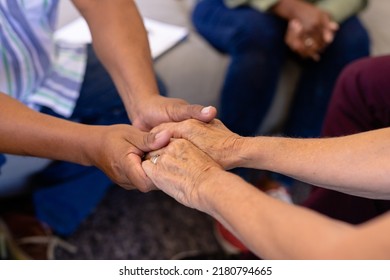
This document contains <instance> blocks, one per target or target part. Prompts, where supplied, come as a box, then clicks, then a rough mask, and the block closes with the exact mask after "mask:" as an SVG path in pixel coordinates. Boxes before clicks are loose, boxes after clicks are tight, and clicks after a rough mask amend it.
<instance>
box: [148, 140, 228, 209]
mask: <svg viewBox="0 0 390 280" xmlns="http://www.w3.org/2000/svg"><path fill="white" fill-rule="evenodd" d="M154 155H159V157H158V158H157V161H156V162H155V164H154V163H152V161H150V160H145V161H144V162H143V163H142V167H143V169H144V171H145V173H146V174H147V175H148V176H149V178H150V179H151V180H152V182H153V183H154V184H155V185H156V186H157V187H158V188H159V189H161V190H162V191H164V192H165V193H167V194H168V195H170V196H172V197H173V198H175V199H176V200H177V201H178V202H180V203H182V204H184V205H186V206H189V207H192V208H196V209H198V210H204V208H205V207H204V206H202V205H201V204H202V199H201V195H200V193H201V188H202V187H203V186H204V182H205V180H209V179H210V178H211V177H213V175H214V174H215V172H218V171H222V167H221V166H219V165H218V164H217V163H216V162H215V161H213V160H212V159H211V158H210V157H209V156H208V155H206V154H205V153H203V152H202V151H201V150H199V149H198V148H197V147H195V146H194V145H193V144H192V143H190V142H189V141H187V140H184V139H173V140H172V141H171V143H170V144H169V145H168V146H167V147H166V148H163V149H161V150H159V151H154V152H152V153H150V156H152V157H153V156H154ZM212 174H213V175H212Z"/></svg>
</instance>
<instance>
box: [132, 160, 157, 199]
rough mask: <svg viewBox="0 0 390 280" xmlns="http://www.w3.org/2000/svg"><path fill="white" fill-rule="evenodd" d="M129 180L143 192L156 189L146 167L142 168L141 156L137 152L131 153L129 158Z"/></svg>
mask: <svg viewBox="0 0 390 280" xmlns="http://www.w3.org/2000/svg"><path fill="white" fill-rule="evenodd" d="M126 170H127V174H126V177H127V178H128V180H129V182H131V183H132V185H134V187H136V188H137V189H138V190H139V191H141V192H148V191H151V190H154V189H156V187H155V185H154V184H153V182H152V181H151V180H150V178H149V177H148V176H147V175H146V173H145V171H144V169H143V168H142V164H141V158H140V157H138V156H136V155H135V154H132V155H129V160H128V161H127V166H126Z"/></svg>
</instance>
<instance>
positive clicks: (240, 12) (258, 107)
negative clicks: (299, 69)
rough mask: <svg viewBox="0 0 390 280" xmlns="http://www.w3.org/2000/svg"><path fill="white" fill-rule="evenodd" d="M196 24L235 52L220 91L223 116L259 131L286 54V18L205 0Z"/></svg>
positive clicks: (244, 131) (242, 128)
mask: <svg viewBox="0 0 390 280" xmlns="http://www.w3.org/2000/svg"><path fill="white" fill-rule="evenodd" d="M192 19H193V22H194V26H195V27H196V29H197V31H198V32H199V34H201V35H202V36H203V37H204V38H205V39H206V40H207V41H208V42H209V43H210V44H211V45H212V46H213V47H214V48H216V49H217V50H218V51H220V52H223V53H226V54H228V55H229V56H230V58H231V60H230V64H229V66H228V69H227V73H226V76H225V80H224V85H223V89H222V92H221V96H220V108H219V113H220V116H219V117H220V119H221V120H222V122H223V123H224V124H225V125H226V126H227V127H228V128H229V129H231V130H232V131H234V132H236V133H239V134H240V135H244V136H250V135H254V134H255V133H256V132H257V130H258V127H259V126H260V124H261V123H262V121H263V120H264V118H265V116H266V114H267V112H268V110H269V108H270V105H271V102H272V99H273V97H274V94H275V91H276V86H277V82H278V79H279V75H280V72H281V68H282V65H283V63H284V61H285V57H286V54H287V47H286V45H285V44H284V33H285V29H286V22H285V21H283V20H281V19H279V18H277V17H275V16H273V15H271V14H269V13H261V12H259V11H256V10H254V9H252V8H249V7H247V6H243V7H240V8H236V9H229V8H227V7H226V6H225V5H224V4H223V2H222V1H221V0H208V1H201V2H200V3H199V4H198V5H197V6H196V7H195V10H194V12H193V16H192Z"/></svg>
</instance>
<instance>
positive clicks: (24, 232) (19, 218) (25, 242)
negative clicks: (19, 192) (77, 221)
mask: <svg viewBox="0 0 390 280" xmlns="http://www.w3.org/2000/svg"><path fill="white" fill-rule="evenodd" d="M0 233H1V234H0V235H1V236H2V239H3V242H4V243H5V244H6V247H7V250H4V249H2V253H3V254H4V253H5V254H6V255H3V256H1V257H5V258H8V259H16V260H52V259H54V252H55V249H56V247H58V246H60V247H62V248H63V249H65V250H67V251H69V252H71V253H75V252H76V250H77V249H76V247H75V246H73V245H71V244H69V243H67V242H65V241H63V240H61V239H60V238H58V237H57V236H54V235H53V233H52V231H51V230H50V228H49V227H48V226H47V225H45V224H44V223H42V222H40V221H38V220H37V219H36V218H35V217H34V216H30V215H26V214H19V213H6V214H3V215H2V217H1V218H0ZM0 248H1V247H0Z"/></svg>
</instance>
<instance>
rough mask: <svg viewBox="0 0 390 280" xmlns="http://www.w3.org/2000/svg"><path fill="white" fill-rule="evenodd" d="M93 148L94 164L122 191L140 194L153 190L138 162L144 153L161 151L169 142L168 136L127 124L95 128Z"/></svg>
mask: <svg viewBox="0 0 390 280" xmlns="http://www.w3.org/2000/svg"><path fill="white" fill-rule="evenodd" d="M96 130H97V133H98V134H97V135H93V138H92V137H91V138H92V139H94V141H97V143H91V146H92V147H94V149H92V152H91V153H90V156H89V157H90V158H91V160H90V161H91V162H92V164H93V165H95V166H96V167H98V168H99V169H100V170H102V171H103V172H104V173H105V174H106V175H107V176H108V177H110V179H111V180H112V181H113V182H114V183H116V184H118V185H120V186H121V187H123V188H125V189H134V188H137V189H138V190H140V191H142V192H147V191H150V190H153V189H155V186H154V185H153V183H152V181H150V179H149V178H148V177H147V176H146V174H145V172H144V171H143V169H142V166H141V162H142V157H143V156H144V153H146V152H149V151H152V150H156V149H160V148H162V147H164V146H166V145H167V144H168V143H169V141H170V135H169V134H167V133H165V134H164V133H162V134H159V135H156V134H151V133H146V132H142V131H140V130H138V129H137V128H135V127H133V126H130V125H112V126H100V127H96Z"/></svg>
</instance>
